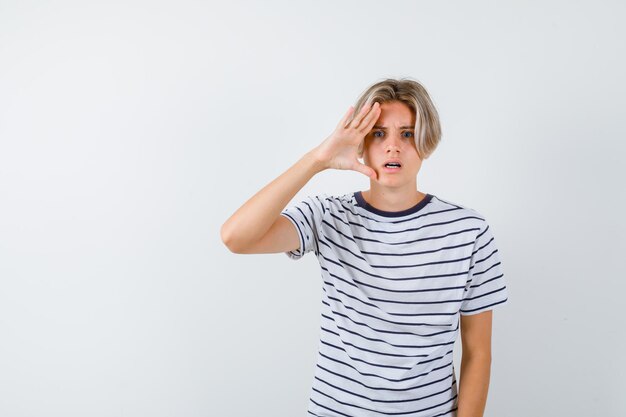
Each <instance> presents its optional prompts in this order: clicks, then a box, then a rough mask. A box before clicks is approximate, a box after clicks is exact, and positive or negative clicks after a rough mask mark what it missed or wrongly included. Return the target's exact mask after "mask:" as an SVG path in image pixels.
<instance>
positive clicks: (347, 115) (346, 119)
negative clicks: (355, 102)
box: [337, 106, 354, 127]
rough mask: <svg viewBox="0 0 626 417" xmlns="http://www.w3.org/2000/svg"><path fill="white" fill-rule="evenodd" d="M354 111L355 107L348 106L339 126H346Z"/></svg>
mask: <svg viewBox="0 0 626 417" xmlns="http://www.w3.org/2000/svg"><path fill="white" fill-rule="evenodd" d="M353 112H354V107H352V106H350V107H349V108H348V111H347V112H346V114H344V115H343V117H342V118H341V120H340V121H339V123H338V124H337V126H342V127H346V124H347V123H348V119H349V118H350V115H351V114H352V113H353Z"/></svg>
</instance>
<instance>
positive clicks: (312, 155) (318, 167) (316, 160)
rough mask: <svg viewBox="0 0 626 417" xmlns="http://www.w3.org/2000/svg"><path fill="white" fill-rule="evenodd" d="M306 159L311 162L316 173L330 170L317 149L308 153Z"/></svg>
mask: <svg viewBox="0 0 626 417" xmlns="http://www.w3.org/2000/svg"><path fill="white" fill-rule="evenodd" d="M304 157H305V158H306V159H307V160H308V161H309V163H310V164H311V167H312V168H313V169H314V171H315V172H316V173H317V172H322V171H324V170H326V169H328V164H327V163H326V160H324V158H322V157H321V156H320V154H319V152H318V151H317V148H315V149H312V150H310V151H309V152H307V153H306V154H305V156H304Z"/></svg>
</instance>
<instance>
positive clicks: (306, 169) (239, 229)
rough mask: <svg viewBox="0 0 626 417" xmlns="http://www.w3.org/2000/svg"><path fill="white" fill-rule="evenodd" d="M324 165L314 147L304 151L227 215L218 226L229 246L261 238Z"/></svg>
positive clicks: (234, 246) (240, 244) (244, 243)
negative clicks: (278, 174)
mask: <svg viewBox="0 0 626 417" xmlns="http://www.w3.org/2000/svg"><path fill="white" fill-rule="evenodd" d="M324 169H325V167H324V165H323V163H322V162H321V161H320V159H319V158H318V157H317V155H316V153H315V150H312V151H309V152H307V153H306V154H305V155H304V156H302V157H301V158H300V159H299V160H298V161H297V162H296V163H295V164H293V165H292V166H291V167H290V168H289V169H287V171H285V172H284V173H283V174H281V175H280V176H279V177H278V178H276V179H274V180H273V181H272V182H270V183H269V184H267V185H266V186H265V187H263V188H262V189H261V190H260V191H258V192H257V193H256V194H255V195H253V196H252V197H251V198H250V199H249V200H248V201H246V202H245V203H244V204H243V205H242V206H241V207H240V208H239V209H238V210H237V211H236V212H235V213H234V214H233V215H232V216H230V217H229V218H228V220H227V221H226V222H225V223H224V224H223V225H222V229H221V236H222V240H223V241H224V243H225V244H226V245H227V246H228V247H229V248H242V247H245V246H246V245H247V244H249V243H254V242H256V241H258V240H259V239H261V238H262V237H263V236H264V235H265V234H266V233H267V231H268V230H269V228H270V227H271V226H272V224H273V223H274V222H275V221H276V219H277V218H278V216H279V215H280V213H281V211H282V210H283V209H284V208H285V207H286V206H287V204H288V203H289V202H290V201H291V199H293V197H294V196H295V195H296V194H297V193H298V191H300V190H301V189H302V187H304V185H305V184H306V183H307V182H309V180H310V179H311V178H312V177H313V176H314V175H315V174H317V173H318V172H320V171H323V170H324Z"/></svg>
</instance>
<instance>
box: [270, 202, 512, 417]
mask: <svg viewBox="0 0 626 417" xmlns="http://www.w3.org/2000/svg"><path fill="white" fill-rule="evenodd" d="M281 215H283V216H285V217H287V218H288V219H289V220H291V222H293V224H294V225H295V226H296V228H297V229H298V234H299V236H300V247H299V249H297V250H293V251H289V252H285V254H286V255H287V256H289V257H290V258H291V259H300V258H301V257H302V256H303V255H304V254H306V253H307V252H311V251H313V252H314V253H315V255H316V256H317V259H318V261H319V264H320V267H321V274H322V281H323V284H322V288H323V293H322V294H323V295H322V308H321V310H322V312H321V329H320V342H319V347H318V349H319V350H318V355H317V367H316V368H315V376H314V379H313V385H312V388H311V392H310V399H309V404H308V412H309V414H310V415H313V416H354V417H361V416H371V417H378V416H411V417H426V416H428V417H434V416H447V417H454V416H455V415H456V409H457V395H458V390H457V386H456V376H455V371H454V363H453V347H454V343H455V340H456V339H457V335H458V333H459V322H460V321H459V315H460V314H462V315H469V314H477V313H480V312H483V311H486V310H490V309H493V308H494V307H496V306H499V305H503V304H505V303H506V301H507V296H508V294H507V287H506V285H505V280H504V278H503V273H502V268H501V265H500V258H499V253H498V249H497V247H496V242H495V240H494V237H493V235H492V233H491V229H490V228H489V225H488V224H487V221H486V220H485V217H484V216H482V215H481V214H479V213H478V212H477V211H475V210H473V209H470V208H467V207H464V206H460V205H458V204H454V203H451V202H448V201H445V200H442V199H440V198H438V197H437V196H435V195H432V194H426V196H425V197H424V198H423V199H422V200H421V201H420V202H419V203H417V204H416V205H415V206H413V207H411V208H409V209H406V210H403V211H397V212H389V211H382V210H379V209H377V208H375V207H373V206H371V205H370V204H368V203H367V202H366V201H365V200H364V199H363V196H362V195H361V192H360V191H357V192H355V193H349V194H345V195H342V196H329V195H327V194H320V195H318V196H310V197H307V198H305V199H304V200H302V201H300V202H297V203H295V204H292V205H289V206H288V207H287V208H285V209H284V210H283V211H282V212H281Z"/></svg>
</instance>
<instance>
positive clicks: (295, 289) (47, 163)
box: [0, 0, 626, 417]
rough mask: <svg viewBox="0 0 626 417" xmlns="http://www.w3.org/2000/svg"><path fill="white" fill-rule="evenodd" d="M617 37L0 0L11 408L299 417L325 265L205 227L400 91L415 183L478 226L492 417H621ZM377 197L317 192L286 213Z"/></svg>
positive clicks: (460, 10) (320, 185)
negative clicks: (389, 84) (237, 246)
mask: <svg viewBox="0 0 626 417" xmlns="http://www.w3.org/2000/svg"><path fill="white" fill-rule="evenodd" d="M625 18H626V6H625V3H624V2H622V1H518V2H487V1H472V2H460V1H431V2H424V1H394V2H379V1H364V0H359V1H342V2H339V1H264V2H245V3H244V2H233V1H230V2H213V3H212V2H201V1H177V2H173V1H172V2H164V1H143V2H142V1H136V0H126V1H114V2H95V1H92V2H85V1H75V2H69V1H49V2H45V1H38V2H37V1H35V2H32V1H7V0H1V1H0V415H1V416H10V417H18V416H33V417H34V416H37V417H41V416H63V417H70V416H87V415H88V416H151V417H157V416H242V417H248V416H286V417H291V416H304V415H307V414H306V407H307V402H308V394H309V389H310V385H311V382H312V377H313V372H314V366H315V358H316V353H317V342H318V336H319V334H318V332H319V323H320V320H319V312H320V306H321V303H320V299H321V279H320V277H319V267H318V264H317V261H316V259H315V256H314V255H311V254H309V255H307V256H306V257H305V258H303V259H302V260H300V261H297V262H296V261H292V260H289V259H288V258H287V257H286V255H283V254H272V255H236V254H232V253H230V252H229V251H228V249H227V248H226V247H225V246H224V245H223V244H222V242H221V240H220V234H219V231H220V227H221V225H222V224H223V222H224V221H226V219H227V218H228V217H229V216H230V215H231V214H232V213H233V212H234V211H235V210H236V209H237V208H238V207H239V206H240V205H241V204H243V203H244V202H245V201H246V200H247V199H248V198H250V197H251V196H252V195H253V194H254V193H256V192H257V191H258V190H260V189H261V188H262V187H263V186H265V185H266V184H268V183H269V182H270V181H272V180H273V179H274V178H276V177H277V176H278V175H280V174H281V173H282V172H284V171H285V170H286V169H288V168H289V167H290V166H291V165H292V164H293V163H295V162H296V161H297V160H298V158H300V157H301V156H302V155H303V154H304V153H305V152H307V151H308V150H310V149H312V148H313V147H314V146H316V145H317V144H319V143H320V142H321V141H322V140H323V139H324V138H326V137H327V135H328V134H329V133H330V132H331V131H332V129H334V127H335V125H336V123H337V122H338V121H339V119H340V118H341V116H342V115H343V114H344V113H345V111H346V110H347V108H348V106H349V105H351V104H354V101H355V100H356V98H357V97H358V95H359V94H360V93H361V92H362V91H363V90H364V89H365V88H366V87H367V86H369V85H371V84H372V83H374V82H376V81H378V80H380V79H383V78H386V77H404V76H408V77H412V78H414V79H416V80H418V81H420V82H422V83H423V84H424V85H425V87H426V88H427V89H428V91H429V93H430V94H431V97H432V98H433V100H434V102H435V104H436V106H437V108H438V110H439V113H440V116H441V121H442V127H443V138H442V142H441V144H440V146H439V148H438V149H437V150H436V152H435V153H434V154H433V156H432V157H431V158H430V159H428V160H427V161H425V162H424V164H423V166H422V170H421V171H420V174H419V176H418V189H419V190H420V191H423V192H430V193H432V194H435V195H437V196H440V197H441V198H444V199H448V200H450V201H453V202H456V203H459V204H462V205H465V206H468V207H471V208H474V209H476V210H478V211H479V212H481V213H482V214H484V215H485V216H486V218H487V220H488V221H489V223H490V225H491V227H492V230H493V233H494V235H495V236H496V239H497V241H498V245H499V249H500V254H501V258H502V262H503V263H502V265H503V269H504V271H505V278H506V280H507V285H508V288H509V294H510V298H509V304H508V305H507V307H505V308H503V309H502V310H498V311H497V313H494V328H493V331H494V334H493V364H492V374H491V385H490V389H489V398H488V403H487V409H486V412H485V416H486V417H496V416H497V417H501V416H502V417H516V416H520V417H521V416H556V415H558V416H568V417H575V416H581V417H582V416H585V417H587V416H604V417H609V416H615V417H617V416H623V415H626V400H625V399H624V398H625V397H624V394H623V393H624V390H625V388H626V386H625V383H624V377H625V376H626V363H625V359H624V356H623V352H624V351H625V350H626V343H625V337H624V332H623V326H624V321H625V320H624V311H623V309H622V306H623V305H624V301H623V299H624V289H625V284H624V282H625V276H626V274H625V273H624V266H623V263H622V260H623V259H624V252H625V249H626V248H625V245H624V234H625V232H626V227H625V225H626V222H625V220H624V205H625V203H626V201H625V200H626V199H625V192H624V185H623V179H624V177H625V175H624V174H626V172H625V169H624V153H625V152H626V146H625V144H624V141H625V139H626V135H625V133H626V124H625V123H624V116H625V109H626V99H625V94H626V83H625V82H624V74H625V73H626V65H625V58H624V57H625V48H624V39H626V29H625V28H624V24H623V23H624V19H625ZM368 187H369V180H368V179H367V178H366V177H365V176H364V175H362V174H359V173H357V172H350V171H335V170H333V171H325V172H323V173H321V174H319V175H318V176H316V177H314V178H313V179H312V180H311V181H310V182H309V183H308V184H307V186H306V187H305V188H304V189H303V190H302V191H301V193H299V194H298V196H297V197H296V198H300V197H302V196H305V195H307V194H314V193H315V194H316V193H319V192H327V193H331V194H332V193H346V192H351V191H356V190H366V189H367V188H368ZM459 347H460V343H459V344H458V345H457V349H458V348H459ZM458 353H459V352H458V351H457V352H456V354H457V355H456V359H457V361H458V358H459V356H458ZM458 369H459V368H458V364H457V372H458Z"/></svg>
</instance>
